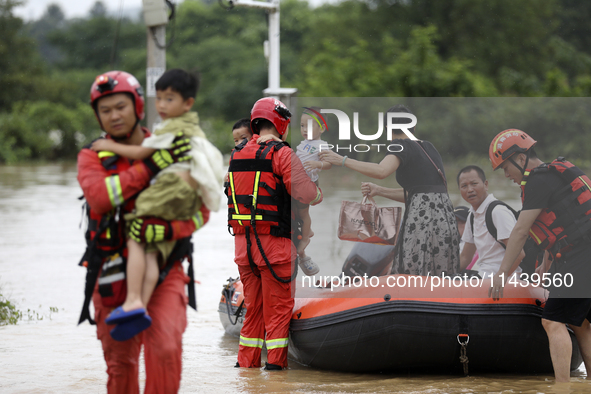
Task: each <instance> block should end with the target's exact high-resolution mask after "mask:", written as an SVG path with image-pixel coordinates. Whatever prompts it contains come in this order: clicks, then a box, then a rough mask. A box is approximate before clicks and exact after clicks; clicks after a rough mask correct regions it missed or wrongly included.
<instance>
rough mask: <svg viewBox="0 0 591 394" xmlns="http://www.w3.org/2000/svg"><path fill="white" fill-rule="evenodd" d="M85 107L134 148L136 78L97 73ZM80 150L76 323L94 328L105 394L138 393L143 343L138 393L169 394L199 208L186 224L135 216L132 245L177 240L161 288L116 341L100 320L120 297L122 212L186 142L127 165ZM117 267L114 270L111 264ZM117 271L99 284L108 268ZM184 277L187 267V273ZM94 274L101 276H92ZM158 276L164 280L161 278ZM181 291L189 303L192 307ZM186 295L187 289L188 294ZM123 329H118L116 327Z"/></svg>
mask: <svg viewBox="0 0 591 394" xmlns="http://www.w3.org/2000/svg"><path fill="white" fill-rule="evenodd" d="M90 103H91V105H92V108H93V109H94V111H95V114H96V117H97V120H98V122H99V125H100V126H101V128H102V129H103V130H104V131H105V132H106V138H112V139H114V140H116V141H118V142H121V143H124V144H131V145H140V144H141V142H142V140H143V139H144V138H145V137H147V136H149V134H150V133H149V131H148V130H147V129H145V128H143V127H141V126H140V123H139V122H140V120H141V119H143V117H144V97H143V91H142V88H141V86H140V84H139V82H138V81H137V79H136V78H135V77H134V76H133V75H131V74H128V73H126V72H122V71H110V72H107V73H105V74H102V75H99V76H98V77H97V78H96V80H95V81H94V83H93V84H92V87H91V90H90ZM89 147H90V145H89V146H86V147H84V148H83V149H82V150H81V151H80V153H79V154H78V181H79V183H80V186H81V188H82V191H83V193H84V197H85V198H86V202H87V207H88V219H89V220H88V222H89V223H88V230H87V232H86V238H87V243H88V248H87V251H86V253H85V256H84V257H83V261H84V265H87V268H88V271H87V283H86V300H85V303H84V307H83V311H82V315H81V317H80V323H81V322H83V321H84V320H86V319H88V320H89V321H90V322H91V324H93V323H94V322H96V325H97V337H98V339H99V340H100V341H101V344H102V347H103V353H104V357H105V361H106V364H107V374H108V381H107V391H108V392H109V393H110V394H112V393H121V394H129V393H139V382H138V362H139V355H140V349H141V346H142V345H144V358H145V363H146V389H145V392H146V393H176V392H177V391H178V389H179V386H180V380H181V369H182V367H181V353H182V335H183V332H184V331H185V328H186V325H187V317H186V304H187V296H186V295H185V290H184V287H185V284H188V283H189V278H188V277H187V275H185V273H184V271H183V267H182V265H181V262H182V261H183V260H184V259H185V258H189V261H191V252H192V245H191V243H190V238H188V237H190V236H191V234H192V233H193V232H194V231H195V230H196V229H198V228H199V227H201V226H202V225H203V224H204V223H205V222H207V220H208V218H209V211H207V210H206V209H203V210H202V211H200V212H199V214H198V215H196V216H195V217H194V218H192V219H191V220H187V221H172V222H166V221H164V220H162V219H158V218H150V217H147V218H137V219H136V220H134V221H133V222H132V223H131V229H132V232H131V235H130V236H132V237H133V238H134V239H135V240H136V241H137V242H141V243H152V242H160V241H163V240H177V244H178V245H182V247H181V246H179V248H178V249H177V250H176V251H174V252H173V254H172V255H171V258H169V260H168V262H167V264H166V266H165V268H164V270H163V271H161V274H160V278H161V283H160V284H159V285H158V286H157V287H156V289H155V291H154V293H153V296H152V298H151V299H150V302H149V304H148V306H147V311H148V314H149V315H150V316H151V318H152V325H151V327H150V328H148V329H147V330H145V331H144V332H142V333H141V334H139V335H137V336H135V337H133V338H131V339H129V340H127V341H124V342H117V341H115V340H114V339H113V338H111V335H110V334H109V332H110V330H111V329H115V328H114V327H115V326H112V325H111V326H108V325H107V324H106V323H105V321H104V320H105V318H106V317H107V315H108V314H109V313H110V312H111V310H112V309H113V308H115V307H116V306H119V305H121V304H122V302H123V300H124V298H125V275H124V267H125V266H124V264H120V263H121V262H122V261H124V257H125V256H126V255H127V250H126V240H127V236H128V233H127V232H126V224H125V223H124V220H123V215H124V213H127V212H130V211H131V210H133V206H134V201H135V196H136V195H137V194H138V193H139V192H140V191H141V190H143V189H144V188H146V187H147V186H148V185H149V183H150V180H151V179H152V177H153V176H154V175H155V174H156V173H158V172H159V171H160V170H162V169H164V168H166V167H167V166H168V165H170V164H172V163H174V162H178V161H182V160H184V159H185V155H186V150H187V147H188V142H187V140H186V139H184V138H183V137H177V139H176V141H175V148H173V149H170V150H159V151H156V153H154V155H152V156H151V157H150V158H148V159H145V160H143V161H135V162H132V161H131V160H128V159H125V158H123V157H119V156H115V155H114V154H113V153H110V152H106V151H103V152H94V151H92V150H90V149H89ZM117 262H119V264H115V263H117ZM117 265H119V268H116V270H117V272H116V273H115V274H114V275H112V276H110V277H107V278H105V277H104V276H105V275H107V274H108V273H109V272H110V271H112V270H113V266H115V267H117ZM190 271H191V269H190ZM99 273H100V275H101V278H98V280H97V276H98V275H99ZM162 278H164V279H163V280H162ZM95 283H96V284H95ZM192 289H193V287H192V286H189V298H192V299H191V300H190V301H189V303H190V304H193V306H194V305H195V302H194V292H192V291H191V290H192ZM193 290H194V289H193ZM91 298H92V301H93V304H94V309H95V315H94V321H93V320H92V318H91V317H90V314H89V311H88V304H89V303H90V299H91ZM121 325H123V324H120V325H118V326H117V327H119V326H121Z"/></svg>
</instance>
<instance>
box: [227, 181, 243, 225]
mask: <svg viewBox="0 0 591 394" xmlns="http://www.w3.org/2000/svg"><path fill="white" fill-rule="evenodd" d="M228 180H229V181H230V190H231V191H232V201H233V202H234V211H235V212H236V213H238V214H239V213H240V209H239V208H238V204H237V203H236V190H235V189H234V174H233V173H232V172H229V173H228ZM245 216H246V215H245ZM238 224H239V225H241V226H244V225H243V224H242V222H241V221H238Z"/></svg>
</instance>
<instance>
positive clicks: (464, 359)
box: [458, 334, 470, 376]
mask: <svg viewBox="0 0 591 394" xmlns="http://www.w3.org/2000/svg"><path fill="white" fill-rule="evenodd" d="M460 337H462V339H460ZM468 342H470V336H469V335H468V334H458V343H459V344H460V346H461V347H462V349H461V350H460V362H461V363H462V365H463V366H464V375H466V376H468V363H469V360H468V356H467V355H466V351H467V348H468Z"/></svg>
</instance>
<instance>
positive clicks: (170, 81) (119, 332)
mask: <svg viewBox="0 0 591 394" xmlns="http://www.w3.org/2000/svg"><path fill="white" fill-rule="evenodd" d="M198 85H199V83H198V81H197V78H196V77H195V76H194V75H192V74H190V73H188V72H186V71H184V70H180V69H173V70H169V71H167V72H165V73H164V74H163V75H162V77H160V79H158V81H157V82H156V109H157V110H158V114H159V115H160V117H161V118H162V119H163V122H162V123H161V124H160V125H159V126H157V127H156V129H155V130H154V135H152V136H150V137H148V138H146V139H145V140H144V141H143V142H142V146H131V145H124V144H120V143H117V142H115V141H113V140H107V139H100V140H97V141H95V142H94V143H93V144H92V148H91V149H92V150H94V151H109V152H113V153H115V154H117V155H120V156H123V157H126V158H129V159H135V160H143V159H144V158H146V157H150V156H151V155H152V154H153V153H154V152H155V150H156V149H163V148H165V147H170V144H171V143H172V141H173V140H174V138H175V136H177V135H185V136H186V137H190V140H191V150H190V152H189V155H190V157H191V159H192V160H191V161H187V162H185V163H178V164H175V165H171V166H169V167H167V168H166V169H165V170H163V171H161V172H160V173H159V174H158V177H157V178H156V182H155V183H154V184H153V185H151V186H150V187H149V188H147V189H146V190H144V191H143V192H142V193H140V195H139V196H138V198H137V201H136V204H135V212H133V213H131V214H127V215H125V219H126V220H129V221H130V220H133V219H135V218H140V219H139V220H141V218H143V217H158V218H161V219H164V220H179V219H181V220H183V219H188V218H192V217H194V216H195V215H197V217H199V212H200V208H201V206H202V204H203V205H205V206H206V207H207V208H208V209H209V210H212V211H217V210H218V209H219V206H220V199H221V191H222V177H223V168H222V166H223V159H222V154H221V153H220V151H219V150H218V149H217V148H216V147H215V146H213V145H212V144H211V143H210V142H209V141H208V140H207V137H206V136H205V134H204V133H203V131H202V130H201V128H200V127H199V118H198V116H197V113H196V112H191V111H190V110H191V107H192V106H193V103H194V102H195V95H196V93H197V88H198ZM166 230H167V229H166V228H156V229H155V230H154V231H156V232H158V231H166ZM138 231H139V228H138V225H137V224H135V223H134V225H132V227H131V229H130V239H129V240H128V249H129V256H128V262H127V297H126V299H125V302H124V303H123V305H122V306H120V307H118V308H117V309H115V310H114V311H113V312H112V313H111V314H110V315H109V316H108V317H107V319H106V320H105V321H106V322H107V324H120V325H121V326H118V327H116V328H115V329H113V330H112V331H111V335H112V336H113V338H114V339H116V340H121V341H123V340H127V339H129V338H131V337H133V336H134V335H136V334H137V333H139V332H141V331H143V330H145V329H146V328H148V327H149V326H150V324H151V319H150V317H149V316H148V315H147V312H146V309H145V308H146V305H147V304H148V301H149V300H150V297H151V295H152V292H153V290H154V288H155V286H156V283H157V281H158V275H159V267H160V268H161V265H162V264H163V263H164V262H165V261H166V260H167V258H168V256H169V255H170V254H171V252H172V250H173V248H174V245H175V243H174V242H159V243H154V244H148V245H145V244H142V243H140V240H139V238H137V237H136V236H135V234H136V233H137V232H138ZM131 322H135V323H136V324H132V323H131ZM122 323H125V324H122ZM124 328H125V329H124Z"/></svg>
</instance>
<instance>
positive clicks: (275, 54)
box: [231, 0, 298, 114]
mask: <svg viewBox="0 0 591 394" xmlns="http://www.w3.org/2000/svg"><path fill="white" fill-rule="evenodd" d="M231 4H232V5H236V6H244V7H253V8H262V9H265V10H267V12H268V14H269V40H268V41H266V42H265V56H266V57H267V62H268V66H269V75H268V83H269V87H268V88H266V89H265V90H263V94H264V95H265V96H267V97H274V98H277V99H279V100H281V101H282V102H283V103H284V104H285V105H287V107H288V108H289V109H290V110H291V113H292V114H295V113H296V112H295V110H296V103H295V96H296V94H297V91H298V90H297V89H296V88H282V87H281V85H280V82H279V78H280V77H279V75H280V74H279V65H280V62H279V57H280V50H279V44H280V33H279V0H270V1H269V2H267V1H259V0H233V1H231Z"/></svg>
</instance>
